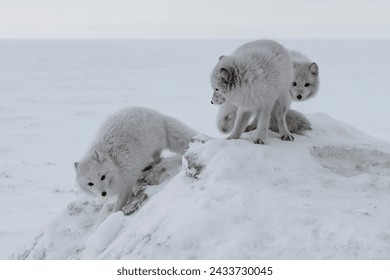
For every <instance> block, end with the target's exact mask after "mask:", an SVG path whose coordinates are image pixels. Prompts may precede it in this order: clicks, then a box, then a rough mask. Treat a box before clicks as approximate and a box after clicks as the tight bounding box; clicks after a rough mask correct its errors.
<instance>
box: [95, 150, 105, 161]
mask: <svg viewBox="0 0 390 280" xmlns="http://www.w3.org/2000/svg"><path fill="white" fill-rule="evenodd" d="M92 159H93V160H96V161H97V162H98V163H102V162H103V161H104V156H103V155H102V154H101V153H99V152H98V151H95V152H94V153H93V155H92Z"/></svg>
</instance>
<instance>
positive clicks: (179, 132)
mask: <svg viewBox="0 0 390 280" xmlns="http://www.w3.org/2000/svg"><path fill="white" fill-rule="evenodd" d="M194 135H196V132H195V131H194V130H192V129H191V128H189V127H187V126H186V125H184V124H183V123H181V122H179V121H177V120H175V119H174V118H171V117H168V116H165V115H163V114H160V113H158V112H156V111H153V110H151V109H146V108H142V107H131V108H127V109H123V110H121V111H119V112H117V113H115V114H113V115H112V116H110V117H109V118H108V119H107V120H106V121H105V122H104V123H103V125H102V127H101V128H100V130H99V131H98V133H97V137H96V139H95V141H94V142H93V144H92V145H91V147H90V148H89V150H88V151H87V153H86V154H85V156H84V157H83V158H82V159H81V160H80V161H79V162H75V169H76V174H77V182H78V184H79V186H80V187H81V188H82V189H83V190H85V191H86V192H89V193H92V194H95V195H98V196H106V195H107V196H118V198H117V201H116V204H115V207H114V211H115V212H116V211H119V210H121V209H122V207H123V206H124V205H125V204H126V202H127V200H128V199H129V198H130V197H131V195H132V194H133V193H135V192H136V191H137V186H138V185H137V180H138V178H139V177H140V175H141V173H142V171H143V170H144V169H145V168H146V167H148V166H149V165H150V164H151V163H153V162H154V161H156V160H158V158H159V156H160V153H161V151H162V150H163V149H169V150H171V151H173V152H176V153H179V154H183V153H184V151H185V150H186V149H187V147H188V145H189V143H190V140H191V138H192V137H193V136H194Z"/></svg>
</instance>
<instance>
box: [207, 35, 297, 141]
mask: <svg viewBox="0 0 390 280" xmlns="http://www.w3.org/2000/svg"><path fill="white" fill-rule="evenodd" d="M293 78H294V68H293V64H292V61H291V59H290V56H289V54H288V51H287V50H286V49H285V48H284V47H283V46H282V45H280V44H278V43H277V42H275V41H271V40H258V41H253V42H250V43H247V44H244V45H243V46H241V47H239V48H238V49H237V50H236V51H235V52H234V53H233V54H232V55H230V56H221V57H220V59H219V62H218V63H217V65H216V66H215V67H214V69H213V71H212V74H211V86H212V87H213V90H214V92H218V94H221V95H222V96H223V97H224V98H225V99H226V102H227V103H229V104H231V105H233V106H236V107H237V108H238V112H237V117H236V119H235V122H234V127H233V130H232V132H231V133H230V134H229V136H228V139H238V138H240V136H241V134H242V133H243V132H244V130H245V127H246V125H247V124H248V121H249V118H250V117H251V115H252V113H257V114H258V115H259V120H258V123H257V131H256V137H255V139H254V141H253V142H254V143H255V144H264V142H265V140H266V138H267V130H268V127H269V123H270V118H271V112H272V111H273V112H274V116H275V118H276V122H277V125H278V130H279V133H280V134H281V135H282V137H281V139H282V140H288V141H293V140H294V137H293V136H292V135H291V134H290V131H289V130H288V128H287V124H286V112H287V110H288V108H289V106H290V102H291V100H290V97H289V88H290V85H291V83H292V81H293Z"/></svg>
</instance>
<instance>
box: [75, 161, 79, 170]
mask: <svg viewBox="0 0 390 280" xmlns="http://www.w3.org/2000/svg"><path fill="white" fill-rule="evenodd" d="M78 166H79V163H78V162H77V161H76V162H75V163H74V168H76V169H77V167H78Z"/></svg>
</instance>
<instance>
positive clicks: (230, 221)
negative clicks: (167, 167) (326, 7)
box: [0, 40, 390, 259]
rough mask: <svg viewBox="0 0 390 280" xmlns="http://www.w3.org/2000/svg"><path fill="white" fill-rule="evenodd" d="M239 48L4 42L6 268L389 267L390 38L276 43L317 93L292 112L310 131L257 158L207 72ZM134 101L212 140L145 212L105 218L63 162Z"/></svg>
mask: <svg viewBox="0 0 390 280" xmlns="http://www.w3.org/2000/svg"><path fill="white" fill-rule="evenodd" d="M244 42H245V41H244V40H218V41H213V40H203V41H202V40H194V41H190V40H189V41H180V40H172V41H159V40H155V41H153V40H151V41H132V40H74V41H72V40H63V41H61V40H36V41H34V40H31V41H24V40H8V41H7V40H5V41H4V40H3V41H0V61H1V66H0V94H1V103H0V131H1V137H0V159H1V160H0V205H1V206H0V207H1V208H0V210H1V213H2V215H1V218H0V248H1V250H0V258H3V259H6V258H10V257H11V256H12V255H13V254H14V255H13V256H14V257H16V258H18V257H22V258H23V257H30V258H61V259H63V258H222V259H224V258H291V259H294V258H315V259H317V258H333V259H334V258H336V259H337V258H348V259H353V258H372V259H383V258H385V259H389V258H390V254H389V252H390V250H389V249H390V241H389V240H390V230H389V228H390V224H389V223H390V222H389V221H390V219H389V218H390V211H389V210H390V209H389V208H390V206H388V201H389V199H390V143H389V142H388V139H389V138H390V125H389V124H388V120H389V117H390V113H389V111H388V104H390V95H389V92H390V85H389V83H388V82H387V80H388V77H389V74H390V56H388V54H387V52H388V50H389V49H390V41H387V40H354V41H343V40H338V41H332V40H281V41H280V42H281V43H283V44H284V45H285V46H286V47H287V48H290V49H296V50H299V51H301V52H303V53H305V54H307V55H308V56H309V57H311V58H312V59H313V60H315V61H316V62H317V63H318V65H319V67H320V78H321V86H320V91H319V93H318V96H317V97H316V98H315V99H313V100H309V101H305V102H302V103H299V104H298V103H294V104H293V108H294V109H297V110H299V111H301V112H303V113H307V114H308V117H309V119H310V120H311V121H312V123H313V127H314V130H313V131H312V132H309V133H307V135H306V136H297V137H296V141H295V142H293V143H288V142H282V141H280V140H278V139H277V138H276V135H274V134H271V141H270V143H269V145H267V146H257V145H253V144H251V143H250V142H247V141H245V140H238V141H226V140H224V139H222V135H220V134H219V133H218V132H217V129H216V127H215V115H216V112H217V107H216V106H213V105H211V104H210V99H211V93H212V91H211V87H210V85H209V74H210V71H211V69H212V67H213V66H214V64H215V63H216V61H217V59H218V57H219V56H220V55H222V54H229V53H231V52H232V51H233V50H234V49H235V48H236V47H238V46H239V45H240V44H242V43H244ZM132 105H140V106H145V107H150V108H154V109H156V110H159V111H160V112H162V113H165V114H168V115H171V116H173V117H176V118H178V119H180V120H181V121H183V122H185V123H187V124H188V125H189V126H191V127H193V128H194V129H196V130H197V131H199V132H202V133H205V134H207V135H209V136H211V137H215V138H218V139H211V140H209V141H207V142H206V143H204V144H200V143H195V144H193V145H192V147H191V149H190V150H189V151H188V153H189V154H191V155H193V157H190V158H191V159H194V161H195V163H196V164H199V165H200V166H201V167H202V168H200V169H201V173H200V174H199V178H198V179H194V178H189V177H187V176H186V175H185V174H186V168H185V166H186V165H185V164H184V167H183V169H182V170H181V171H180V172H179V174H178V175H177V176H176V177H174V178H173V179H172V180H170V181H165V182H164V183H163V184H162V185H160V186H154V187H149V189H147V192H149V195H150V198H149V200H147V201H146V202H145V203H144V205H143V207H142V208H141V209H140V211H138V212H136V213H135V214H134V215H132V216H125V217H124V216H122V215H121V214H120V213H116V214H113V215H110V216H108V217H107V213H105V212H104V208H101V205H100V204H99V202H94V203H89V204H86V203H84V201H85V200H84V196H83V195H82V194H81V193H80V192H79V189H78V188H77V186H76V185H75V174H74V170H73V162H74V161H76V160H78V159H79V158H80V156H81V155H82V154H83V153H84V151H85V150H86V148H87V146H88V145H89V143H90V142H91V140H92V137H93V136H94V134H95V132H96V130H97V128H98V126H99V125H100V124H101V123H102V121H103V120H104V119H105V118H106V117H107V116H108V115H109V114H110V113H112V112H114V111H116V110H118V109H120V108H123V107H125V106H132ZM318 113H325V114H326V115H324V114H318ZM329 116H330V117H329ZM340 121H342V122H340ZM350 126H353V127H355V128H357V129H358V130H360V131H363V132H364V133H365V134H369V135H371V136H374V137H376V138H379V139H381V140H375V139H374V138H371V137H368V136H367V135H365V134H364V133H361V132H358V131H356V130H355V129H352V128H351V127H350ZM246 137H247V138H249V137H250V135H248V136H246ZM191 166H192V165H191ZM187 171H188V170H187ZM187 173H188V174H191V172H187Z"/></svg>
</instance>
